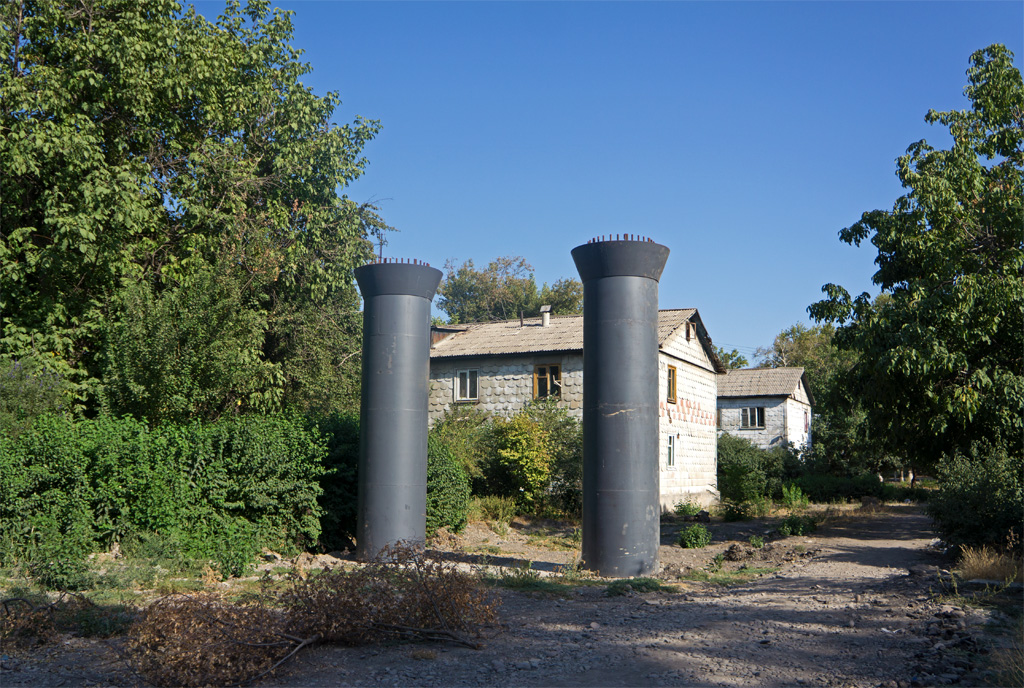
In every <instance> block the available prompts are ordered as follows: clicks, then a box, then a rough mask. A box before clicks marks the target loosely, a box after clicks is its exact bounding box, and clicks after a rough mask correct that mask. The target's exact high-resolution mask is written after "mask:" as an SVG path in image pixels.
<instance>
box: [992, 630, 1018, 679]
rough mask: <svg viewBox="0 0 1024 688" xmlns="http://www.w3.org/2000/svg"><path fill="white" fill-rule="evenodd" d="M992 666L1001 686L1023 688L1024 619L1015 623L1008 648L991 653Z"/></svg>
mask: <svg viewBox="0 0 1024 688" xmlns="http://www.w3.org/2000/svg"><path fill="white" fill-rule="evenodd" d="M992 665H993V668H994V669H995V672H996V677H997V679H998V681H999V685H1001V686H1024V619H1021V620H1019V621H1018V622H1017V627H1016V628H1015V629H1014V633H1013V640H1012V641H1011V643H1010V646H1009V647H1006V648H1000V649H998V650H996V651H994V652H993V653H992Z"/></svg>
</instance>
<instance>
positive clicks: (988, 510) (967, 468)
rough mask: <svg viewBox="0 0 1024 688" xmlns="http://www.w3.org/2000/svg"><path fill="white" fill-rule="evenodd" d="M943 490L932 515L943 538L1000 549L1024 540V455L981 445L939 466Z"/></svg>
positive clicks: (938, 492)
mask: <svg viewBox="0 0 1024 688" xmlns="http://www.w3.org/2000/svg"><path fill="white" fill-rule="evenodd" d="M938 478H939V489H938V490H936V491H935V492H934V493H933V494H932V496H931V497H930V499H929V501H928V513H929V514H930V515H931V517H932V519H934V521H935V525H936V528H937V529H938V531H939V533H941V535H942V537H943V538H945V539H946V541H947V542H949V543H950V544H951V545H953V546H961V545H971V546H975V547H977V546H981V545H990V546H993V547H1000V546H1002V545H1003V544H1005V542H1006V541H1007V538H1008V537H1010V538H1011V539H1012V541H1014V542H1016V543H1017V547H1018V551H1019V548H1020V543H1021V514H1022V513H1024V455H1021V454H1016V455H1010V454H1008V453H1007V452H1006V451H1005V450H1001V449H1000V450H997V449H993V448H991V447H983V446H977V445H976V446H975V447H973V448H972V450H971V452H970V453H969V454H967V455H964V454H961V453H959V452H958V453H956V454H954V455H952V456H949V457H947V458H945V459H943V460H942V461H941V462H940V464H939V466H938Z"/></svg>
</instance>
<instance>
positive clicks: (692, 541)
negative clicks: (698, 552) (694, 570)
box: [678, 523, 711, 549]
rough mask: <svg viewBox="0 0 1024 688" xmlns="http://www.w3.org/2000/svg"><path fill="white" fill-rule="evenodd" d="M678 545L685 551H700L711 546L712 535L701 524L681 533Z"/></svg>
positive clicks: (696, 524) (685, 529)
mask: <svg viewBox="0 0 1024 688" xmlns="http://www.w3.org/2000/svg"><path fill="white" fill-rule="evenodd" d="M678 544H679V546H680V547H682V548H684V549H700V548H702V547H707V546H708V545H710V544H711V533H709V532H708V529H707V528H705V527H704V526H703V525H702V524H700V523H695V524H693V525H692V526H690V527H689V528H684V529H683V530H682V531H681V532H680V533H679V540H678Z"/></svg>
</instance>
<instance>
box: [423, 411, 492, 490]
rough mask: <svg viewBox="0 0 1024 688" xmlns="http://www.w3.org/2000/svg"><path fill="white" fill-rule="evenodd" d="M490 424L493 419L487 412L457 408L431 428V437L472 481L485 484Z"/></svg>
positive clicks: (446, 412)
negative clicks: (439, 442) (442, 446)
mask: <svg viewBox="0 0 1024 688" xmlns="http://www.w3.org/2000/svg"><path fill="white" fill-rule="evenodd" d="M490 424H491V416H490V414H488V413H487V412H486V411H482V410H480V409H478V408H476V407H475V406H471V405H466V404H454V405H452V406H450V407H449V408H448V410H447V411H445V413H444V415H443V416H441V418H439V419H438V420H437V421H436V422H435V423H434V425H433V427H431V428H430V435H431V436H432V437H434V438H435V439H436V440H440V441H441V442H443V443H444V444H445V445H446V446H447V447H448V449H449V450H450V451H451V452H452V454H453V455H454V456H455V458H456V459H458V460H459V463H461V464H462V468H463V470H465V471H466V475H468V476H469V479H470V480H472V481H482V480H483V475H484V473H483V464H484V461H485V459H486V457H487V436H488V433H489V430H490Z"/></svg>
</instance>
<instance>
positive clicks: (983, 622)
mask: <svg viewBox="0 0 1024 688" xmlns="http://www.w3.org/2000/svg"><path fill="white" fill-rule="evenodd" d="M684 525H686V524H681V523H666V524H664V525H663V528H662V547H661V551H660V556H661V564H662V573H661V574H660V576H659V577H660V578H661V579H662V580H663V581H664V582H666V583H670V584H672V588H673V589H672V591H671V592H654V593H643V594H640V593H627V594H626V595H622V596H614V597H610V596H608V595H606V594H605V587H604V586H600V585H586V584H580V585H579V586H577V587H575V588H573V587H569V588H568V593H567V594H566V595H565V596H562V597H559V596H551V595H542V594H537V593H523V592H516V591H513V590H508V589H504V588H497V589H496V590H495V594H496V595H499V596H500V597H501V602H502V606H501V627H500V628H499V629H495V630H494V632H493V633H490V634H489V635H488V637H487V639H486V641H485V643H484V647H483V648H482V649H480V650H473V649H468V648H464V647H456V646H450V645H443V644H415V645H410V644H395V645H385V646H372V647H357V648H347V647H327V646H323V647H314V648H312V649H309V650H308V651H305V652H304V653H303V654H300V655H298V656H297V657H296V658H295V660H293V661H292V662H290V663H288V664H286V665H284V666H282V667H281V668H280V669H279V670H278V672H277V674H276V675H274V676H271V677H269V678H267V679H265V680H263V681H262V682H261V683H259V684H257V685H260V686H267V687H269V686H285V687H300V686H371V685H373V686H377V685H381V686H496V685H501V686H506V685H515V686H708V687H710V686H844V687H846V686H848V687H858V688H859V687H862V686H864V687H867V686H871V687H875V686H881V687H883V688H916V687H917V686H933V685H962V686H977V685H998V683H997V679H996V678H995V675H994V674H993V673H992V672H991V670H990V668H989V661H988V659H989V657H990V652H991V651H993V650H994V649H995V648H996V647H997V646H999V645H1001V644H1005V642H1006V641H1007V638H1006V632H1007V629H1009V628H1010V627H1011V626H1012V625H1013V624H1014V623H1015V621H1014V620H1013V619H1012V618H1011V615H1008V614H1006V613H1004V612H1002V611H999V610H997V609H992V608H990V607H986V608H983V607H979V606H978V605H975V604H970V603H969V601H968V600H967V599H966V596H964V597H957V596H954V595H951V591H950V589H949V588H948V584H944V583H943V580H946V579H948V572H945V571H944V569H945V567H946V566H948V565H949V563H950V562H949V560H948V559H947V558H945V557H944V555H942V554H941V553H940V552H938V551H936V550H935V548H933V547H931V546H930V545H931V544H932V543H933V538H934V535H933V533H932V531H931V524H930V521H929V520H928V518H927V517H926V516H924V515H923V514H922V513H921V512H920V511H919V510H918V509H916V508H915V507H910V506H907V507H889V508H887V509H885V510H884V511H881V512H876V513H863V512H859V511H858V512H852V513H844V514H842V515H840V516H838V517H834V518H831V519H830V520H828V521H827V522H826V523H825V524H824V525H823V526H822V527H820V528H819V529H818V530H817V531H816V532H814V533H812V534H810V535H807V536H801V537H789V538H784V539H778V540H774V541H771V542H769V543H768V544H767V545H766V546H764V547H763V548H758V549H755V548H754V547H751V546H750V545H749V544H748V542H749V539H750V536H751V535H760V536H765V535H767V534H768V533H769V531H770V530H771V529H772V527H773V526H774V524H773V522H772V521H770V520H769V521H767V522H765V521H753V522H741V523H736V524H726V523H712V524H710V529H711V531H712V533H713V535H714V540H713V542H712V544H711V545H710V546H708V547H706V548H703V549H699V550H686V549H681V548H680V547H678V546H676V545H674V544H673V541H674V539H675V537H676V534H677V533H678V531H679V529H680V528H681V527H683V526H684ZM553 528H554V524H531V525H529V526H527V525H526V524H514V525H513V527H512V528H508V529H507V530H506V531H505V532H504V533H503V534H501V535H499V534H498V533H496V532H494V531H492V530H491V529H490V528H488V527H486V526H485V525H482V524H474V525H472V526H471V527H470V528H469V529H467V531H465V532H464V533H463V534H461V535H460V536H459V537H458V538H454V537H453V538H450V539H448V540H447V541H444V542H439V543H438V545H439V549H440V550H442V551H441V552H440V554H441V556H445V557H446V558H449V559H450V560H454V561H459V562H462V564H460V565H465V566H467V567H475V568H476V569H477V570H481V569H484V568H488V567H492V568H493V567H501V566H522V565H524V563H526V562H529V563H531V564H532V567H533V568H535V569H537V570H540V571H542V572H548V573H551V574H552V575H559V574H558V573H557V572H558V571H559V569H560V568H561V567H564V566H565V565H567V564H570V563H571V562H572V560H573V558H574V556H575V553H574V552H573V551H571V550H554V549H552V548H551V546H550V544H551V542H550V540H545V539H544V537H543V536H541V537H538V533H541V534H543V535H548V536H550V535H551V534H552V533H553V532H554V530H553ZM556 534H557V533H556ZM566 534H567V533H566ZM766 539H767V538H766ZM561 542H565V540H564V539H562V540H561ZM717 554H722V555H724V556H723V558H722V560H721V562H720V565H721V569H722V570H724V571H730V570H738V569H741V568H743V567H747V568H756V569H765V568H771V569H773V571H772V572H769V573H765V574H762V575H760V576H758V577H756V578H753V579H751V580H749V581H748V582H745V583H741V584H738V585H731V586H722V585H718V584H716V583H712V582H699V581H693V580H685V579H684V577H686V576H687V574H688V573H689V572H691V571H692V570H695V569H702V570H703V569H706V568H707V567H708V566H709V564H711V563H712V562H713V561H714V558H715V556H716V555H717ZM322 559H324V558H322ZM311 563H324V562H323V561H321V562H311ZM961 592H963V591H961ZM1001 594H1002V595H1003V596H1007V599H1006V600H1004V606H1003V608H1004V609H1010V610H1012V609H1013V608H1014V607H1016V608H1020V606H1021V602H1022V599H1021V593H1020V590H1019V589H1015V590H1014V591H1013V592H1010V593H1007V592H1003V593H1001ZM6 652H7V651H6V650H5V655H4V658H3V664H2V668H0V685H3V686H4V687H5V688H6V687H8V686H93V685H96V686H101V685H102V686H111V685H117V686H120V685H137V684H138V683H139V681H138V679H137V678H136V677H134V676H133V675H132V674H131V673H130V672H128V671H127V670H126V669H125V667H124V666H123V664H121V663H120V662H119V661H118V660H117V657H116V654H115V652H114V651H113V649H112V647H111V645H110V643H104V642H102V641H92V640H87V639H76V638H69V639H67V640H65V641H64V643H63V644H60V645H58V646H50V647H47V648H43V649H41V650H34V651H32V652H31V653H22V654H17V653H14V652H12V653H11V654H9V655H8V654H7V653H6Z"/></svg>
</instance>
